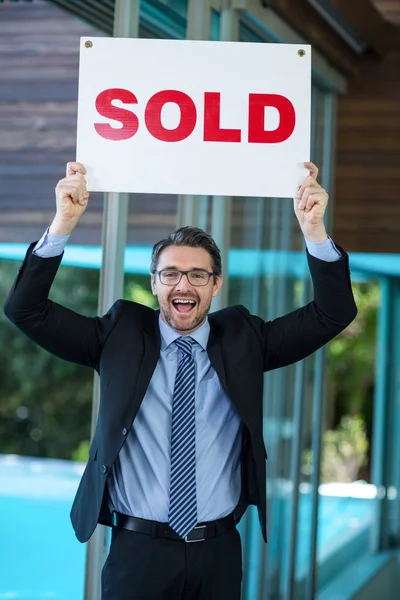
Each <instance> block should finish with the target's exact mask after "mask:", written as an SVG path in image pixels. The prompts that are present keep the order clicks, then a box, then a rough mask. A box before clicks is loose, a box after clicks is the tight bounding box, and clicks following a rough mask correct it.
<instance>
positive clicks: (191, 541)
mask: <svg viewBox="0 0 400 600" xmlns="http://www.w3.org/2000/svg"><path fill="white" fill-rule="evenodd" d="M196 529H207V525H197V526H196V527H194V529H192V531H195V530H196ZM192 531H190V532H189V533H188V534H187V535H185V537H184V538H183V539H184V540H185V542H186V543H187V544H194V543H195V542H204V541H205V539H206V538H205V537H203V538H200V539H199V540H188V536H189V535H190V534H191V533H192Z"/></svg>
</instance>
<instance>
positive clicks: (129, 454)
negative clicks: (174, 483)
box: [108, 318, 242, 522]
mask: <svg viewBox="0 0 400 600" xmlns="http://www.w3.org/2000/svg"><path fill="white" fill-rule="evenodd" d="M159 325H160V333H161V351H160V357H159V360H158V363H157V366H156V369H155V371H154V373H153V377H152V379H151V381H150V384H149V387H148V389H147V392H146V395H145V397H144V399H143V402H142V404H141V406H140V409H139V411H138V414H137V416H136V419H135V421H134V423H133V426H132V429H131V431H130V432H129V435H128V438H127V440H126V442H125V444H124V446H123V448H122V450H121V451H120V453H119V456H118V458H117V460H116V462H115V464H114V467H113V469H112V472H111V477H110V479H109V483H108V490H109V495H110V499H111V504H112V507H113V508H114V509H115V510H118V511H119V512H122V513H124V514H130V515H133V516H135V517H139V518H142V519H152V520H154V521H161V522H166V521H167V520H168V508H169V489H170V456H171V420H172V403H173V391H174V383H175V377H176V372H177V369H178V362H179V359H180V356H181V350H180V349H179V348H178V347H177V346H176V344H174V341H175V340H176V339H177V338H178V337H180V334H179V333H177V332H176V331H174V330H173V329H171V328H170V327H169V326H168V325H167V324H166V323H164V321H162V319H161V318H160V319H159ZM209 334H210V325H209V323H208V320H206V321H205V323H203V325H202V326H201V327H199V329H196V331H194V332H193V333H191V334H190V336H191V337H192V338H193V339H194V340H196V342H197V344H194V346H193V358H194V362H195V367H196V383H195V390H196V493H197V516H198V521H199V522H201V521H213V520H215V519H219V518H220V517H224V516H226V515H228V514H230V513H231V512H233V510H234V509H235V507H236V506H237V504H238V502H239V498H240V491H241V478H240V454H241V440H242V435H241V434H242V424H241V419H240V417H239V415H238V413H237V411H236V409H235V408H234V406H233V404H232V403H231V401H230V400H229V398H228V397H227V395H226V394H225V392H224V391H223V389H222V387H221V384H220V381H219V378H218V376H217V374H216V372H215V370H214V369H213V367H212V366H211V363H210V360H209V358H208V354H207V351H206V348H207V343H208V338H209Z"/></svg>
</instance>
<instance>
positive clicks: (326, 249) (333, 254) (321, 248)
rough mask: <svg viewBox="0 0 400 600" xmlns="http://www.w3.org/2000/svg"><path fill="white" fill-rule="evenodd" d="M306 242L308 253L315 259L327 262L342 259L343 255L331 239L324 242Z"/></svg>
mask: <svg viewBox="0 0 400 600" xmlns="http://www.w3.org/2000/svg"><path fill="white" fill-rule="evenodd" d="M304 240H305V242H306V246H307V250H308V252H309V253H310V254H311V256H313V257H314V258H319V260H324V261H325V262H336V261H337V260H339V259H340V258H342V253H341V252H340V251H339V250H338V249H337V248H336V246H335V244H334V243H333V241H332V240H331V238H330V237H328V239H327V240H324V241H323V242H310V240H307V239H306V238H304Z"/></svg>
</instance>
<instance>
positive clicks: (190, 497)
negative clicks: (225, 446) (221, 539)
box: [168, 337, 197, 538]
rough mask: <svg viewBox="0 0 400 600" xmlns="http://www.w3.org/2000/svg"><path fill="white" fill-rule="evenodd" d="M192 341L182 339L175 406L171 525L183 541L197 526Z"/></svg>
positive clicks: (178, 342)
mask: <svg viewBox="0 0 400 600" xmlns="http://www.w3.org/2000/svg"><path fill="white" fill-rule="evenodd" d="M195 343H196V342H195V340H194V339H193V338H191V337H180V338H178V339H177V340H175V344H176V345H177V346H178V348H179V349H180V350H181V352H180V354H181V357H180V360H179V364H178V371H177V374H176V379H175V386H174V396H173V406H172V433H171V483H170V495H169V516H168V523H169V525H170V526H171V527H172V529H173V530H174V531H176V533H177V534H178V535H180V536H181V537H182V538H183V537H185V536H186V535H187V534H188V533H189V532H190V531H192V529H193V527H195V526H196V525H197V498H196V423H195V364H194V360H193V357H192V346H193V344H195Z"/></svg>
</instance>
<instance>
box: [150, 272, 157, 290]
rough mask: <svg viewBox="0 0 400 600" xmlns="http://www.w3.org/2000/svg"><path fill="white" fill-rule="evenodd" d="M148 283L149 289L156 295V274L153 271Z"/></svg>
mask: <svg viewBox="0 0 400 600" xmlns="http://www.w3.org/2000/svg"><path fill="white" fill-rule="evenodd" d="M150 285H151V291H152V292H153V296H157V292H156V276H155V275H154V273H152V274H151V276H150Z"/></svg>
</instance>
